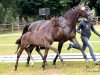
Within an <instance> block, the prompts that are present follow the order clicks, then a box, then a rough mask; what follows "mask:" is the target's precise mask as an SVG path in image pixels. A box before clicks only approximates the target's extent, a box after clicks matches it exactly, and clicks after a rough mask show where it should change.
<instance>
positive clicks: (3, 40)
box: [0, 26, 100, 75]
mask: <svg viewBox="0 0 100 75" xmlns="http://www.w3.org/2000/svg"><path fill="white" fill-rule="evenodd" d="M95 28H96V29H97V31H98V32H99V33H100V26H95ZM98 29H99V30H98ZM17 33H18V34H21V31H16V32H7V33H5V34H17ZM1 34H4V33H1ZM19 37H20V36H19V35H16V36H0V44H14V43H15V41H16V40H17V39H18V38H19ZM77 39H78V41H81V39H80V35H79V34H77ZM90 41H100V37H98V36H96V35H95V34H94V33H92V36H91V38H90ZM68 42H69V41H68ZM91 43H92V45H93V47H94V52H95V53H99V52H100V42H91ZM80 44H82V43H81V42H80ZM57 45H58V44H57V43H55V42H54V44H53V46H54V47H55V48H57ZM16 47H17V45H14V46H0V55H14V54H15V51H16ZM67 47H68V43H65V44H64V45H63V49H62V53H76V52H78V53H80V51H79V50H76V49H71V50H70V51H68V50H67ZM42 52H43V51H42ZM86 52H89V50H88V48H87V50H86ZM49 53H54V52H53V51H49ZM23 54H26V52H25V51H24V52H23ZM33 54H37V52H36V51H34V52H33ZM65 64H66V66H64V67H62V65H61V62H57V68H52V67H51V65H52V62H48V66H47V67H46V70H44V71H43V70H42V69H41V65H42V62H36V63H35V64H34V67H32V66H31V65H30V66H29V67H26V66H25V63H21V62H20V63H19V66H18V71H14V65H15V63H10V62H9V63H1V62H0V75H94V74H95V75H100V66H99V65H98V66H95V65H94V64H93V62H89V63H86V62H65ZM93 66H95V67H93ZM91 67H93V68H91ZM86 68H87V69H86ZM90 68H91V69H90ZM85 69H86V70H85ZM84 70H85V71H84Z"/></svg>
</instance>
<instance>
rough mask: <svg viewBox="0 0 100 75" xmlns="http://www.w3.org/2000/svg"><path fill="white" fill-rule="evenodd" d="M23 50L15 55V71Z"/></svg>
mask: <svg viewBox="0 0 100 75" xmlns="http://www.w3.org/2000/svg"><path fill="white" fill-rule="evenodd" d="M23 50H24V49H23V48H20V50H19V51H18V53H17V60H16V64H15V70H17V66H18V61H19V57H20V55H21V54H22V52H23Z"/></svg>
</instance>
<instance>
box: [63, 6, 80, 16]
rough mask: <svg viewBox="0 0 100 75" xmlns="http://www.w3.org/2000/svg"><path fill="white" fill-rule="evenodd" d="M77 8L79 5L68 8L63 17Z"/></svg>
mask: <svg viewBox="0 0 100 75" xmlns="http://www.w3.org/2000/svg"><path fill="white" fill-rule="evenodd" d="M77 8H79V5H77V6H75V7H73V8H71V9H69V10H68V11H67V12H66V13H65V14H64V17H66V16H67V15H69V14H70V13H73V12H75V9H77Z"/></svg>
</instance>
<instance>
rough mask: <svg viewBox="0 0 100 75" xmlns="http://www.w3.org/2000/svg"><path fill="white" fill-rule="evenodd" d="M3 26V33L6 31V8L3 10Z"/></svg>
mask: <svg viewBox="0 0 100 75" xmlns="http://www.w3.org/2000/svg"><path fill="white" fill-rule="evenodd" d="M3 13H4V14H3V24H4V31H5V30H6V23H7V8H4V12H3Z"/></svg>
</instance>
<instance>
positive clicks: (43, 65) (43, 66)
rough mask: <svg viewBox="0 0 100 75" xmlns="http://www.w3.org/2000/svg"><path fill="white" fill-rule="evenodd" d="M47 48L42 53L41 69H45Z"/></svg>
mask: <svg viewBox="0 0 100 75" xmlns="http://www.w3.org/2000/svg"><path fill="white" fill-rule="evenodd" d="M48 50H49V49H48V48H45V53H44V58H43V59H44V60H43V64H42V68H43V69H45V62H46V58H47V55H48Z"/></svg>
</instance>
